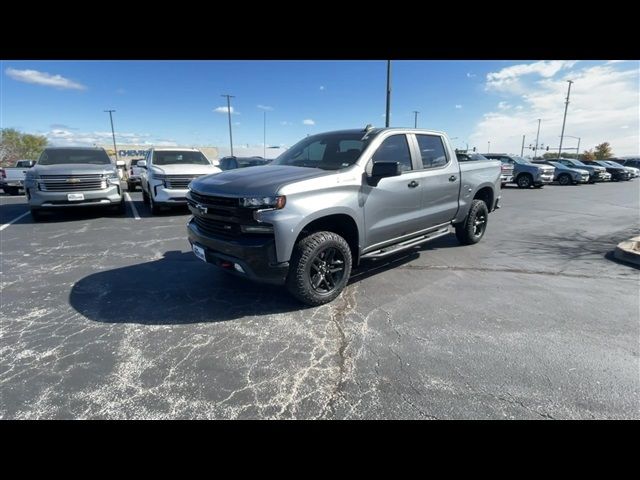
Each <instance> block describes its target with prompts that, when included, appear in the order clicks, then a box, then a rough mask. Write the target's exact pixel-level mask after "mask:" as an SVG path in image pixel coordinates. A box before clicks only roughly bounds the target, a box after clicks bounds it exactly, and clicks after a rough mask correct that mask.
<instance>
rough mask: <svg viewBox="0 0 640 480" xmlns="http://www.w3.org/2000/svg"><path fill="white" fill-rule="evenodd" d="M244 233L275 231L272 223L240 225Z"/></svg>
mask: <svg viewBox="0 0 640 480" xmlns="http://www.w3.org/2000/svg"><path fill="white" fill-rule="evenodd" d="M240 231H241V232H243V233H273V226H272V225H240Z"/></svg>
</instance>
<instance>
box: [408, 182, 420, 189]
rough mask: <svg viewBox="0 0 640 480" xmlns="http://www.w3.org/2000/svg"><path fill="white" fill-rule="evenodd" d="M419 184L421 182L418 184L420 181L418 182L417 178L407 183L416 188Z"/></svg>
mask: <svg viewBox="0 0 640 480" xmlns="http://www.w3.org/2000/svg"><path fill="white" fill-rule="evenodd" d="M418 185H419V184H418V182H416V181H415V180H411V181H410V182H409V184H408V185H407V187H409V188H416V187H417V186H418Z"/></svg>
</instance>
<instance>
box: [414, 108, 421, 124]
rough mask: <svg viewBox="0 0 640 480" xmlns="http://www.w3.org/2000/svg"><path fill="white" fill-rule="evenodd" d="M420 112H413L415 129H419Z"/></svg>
mask: <svg viewBox="0 0 640 480" xmlns="http://www.w3.org/2000/svg"><path fill="white" fill-rule="evenodd" d="M419 113H420V112H419V111H417V110H414V111H413V128H418V114H419Z"/></svg>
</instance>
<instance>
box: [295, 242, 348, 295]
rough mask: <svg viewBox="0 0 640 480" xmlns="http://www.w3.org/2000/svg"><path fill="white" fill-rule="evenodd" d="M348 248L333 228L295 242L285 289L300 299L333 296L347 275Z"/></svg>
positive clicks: (338, 290) (346, 278)
mask: <svg viewBox="0 0 640 480" xmlns="http://www.w3.org/2000/svg"><path fill="white" fill-rule="evenodd" d="M351 265H352V257H351V249H350V248H349V244H348V243H347V241H346V240H345V239H344V238H342V237H341V236H340V235H338V234H337V233H334V232H315V233H312V234H310V235H308V236H306V237H304V238H302V239H301V240H300V241H299V242H298V243H297V244H296V246H295V249H294V252H293V256H292V257H291V266H290V269H289V275H288V277H287V289H288V290H289V292H290V293H291V294H292V295H293V296H294V297H295V298H297V299H298V300H300V301H301V302H302V303H305V304H307V305H311V306H317V305H322V304H324V303H328V302H330V301H332V300H334V299H335V298H336V297H337V296H338V295H340V292H342V290H343V289H344V287H345V286H346V285H347V282H348V281H349V276H350V275H351Z"/></svg>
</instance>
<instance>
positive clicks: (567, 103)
mask: <svg viewBox="0 0 640 480" xmlns="http://www.w3.org/2000/svg"><path fill="white" fill-rule="evenodd" d="M567 82H569V88H568V89H567V99H566V101H565V102H564V118H563V119H562V133H561V134H560V147H558V158H562V140H563V137H564V126H565V123H566V122H567V110H568V109H569V96H570V95H571V84H572V83H573V80H567Z"/></svg>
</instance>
